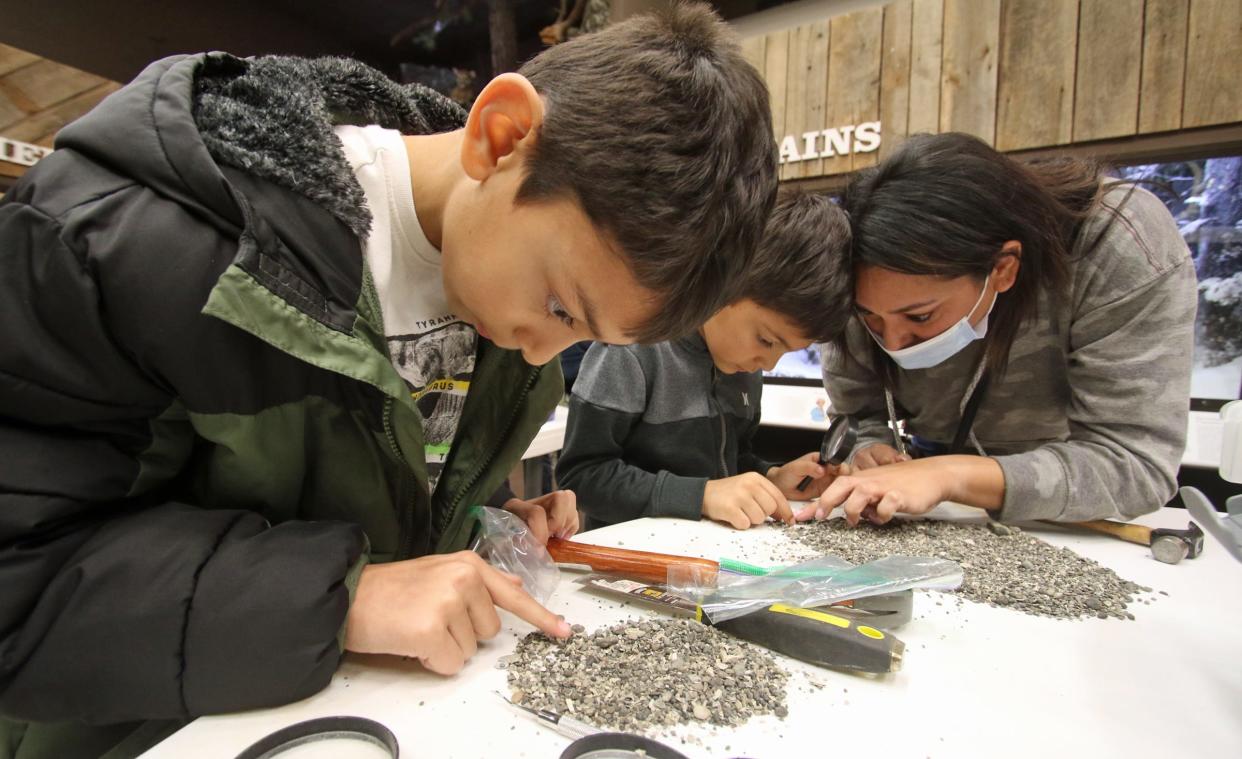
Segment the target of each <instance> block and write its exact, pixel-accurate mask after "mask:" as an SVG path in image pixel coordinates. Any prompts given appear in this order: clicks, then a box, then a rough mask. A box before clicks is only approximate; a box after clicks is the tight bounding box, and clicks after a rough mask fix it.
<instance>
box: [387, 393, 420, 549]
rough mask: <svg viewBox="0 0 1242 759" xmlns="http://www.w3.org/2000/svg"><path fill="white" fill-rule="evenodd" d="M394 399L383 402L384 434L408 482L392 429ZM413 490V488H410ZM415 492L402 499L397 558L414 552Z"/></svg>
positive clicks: (403, 459) (402, 479) (403, 462)
mask: <svg viewBox="0 0 1242 759" xmlns="http://www.w3.org/2000/svg"><path fill="white" fill-rule="evenodd" d="M395 404H396V401H395V400H394V399H392V398H388V399H387V401H386V402H385V403H384V434H385V435H386V436H387V437H388V445H389V446H390V447H391V448H392V452H393V455H395V456H396V457H397V463H398V464H400V465H401V467H402V470H401V481H402V482H403V483H408V482H409V481H410V477H409V474H410V471H409V470H410V466H409V464H407V463H406V462H405V456H403V455H401V446H400V445H398V444H397V436H396V434H395V433H394V432H393V430H392V409H393V406H394V405H395ZM412 490H413V489H412ZM416 499H417V494H416V493H415V494H413V495H412V496H411V497H410V499H409V502H408V504H407V503H406V502H405V501H402V504H401V505H402V506H403V507H407V508H403V509H402V511H401V534H400V535H399V536H398V540H397V550H398V554H397V556H396V557H395V558H396V559H397V560H401V559H407V558H409V557H410V555H411V554H412V553H413V552H414V545H413V543H414V512H415V510H416V509H415V500H416Z"/></svg>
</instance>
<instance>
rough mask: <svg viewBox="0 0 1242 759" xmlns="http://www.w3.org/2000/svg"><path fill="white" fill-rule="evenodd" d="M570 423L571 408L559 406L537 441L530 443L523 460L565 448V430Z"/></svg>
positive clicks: (540, 430)
mask: <svg viewBox="0 0 1242 759" xmlns="http://www.w3.org/2000/svg"><path fill="white" fill-rule="evenodd" d="M568 423H569V407H568V406H557V407H556V411H554V412H553V415H552V418H551V419H549V420H548V421H546V422H544V423H543V426H542V427H540V428H539V432H538V433H537V434H536V435H535V439H534V440H532V441H530V445H529V446H527V447H526V453H523V454H522V459H523V460H525V459H533V458H535V457H536V456H543V455H546V454H549V453H553V452H555V451H559V450H560V449H561V448H563V447H565V428H566V427H567V426H568Z"/></svg>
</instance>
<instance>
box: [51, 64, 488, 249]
mask: <svg viewBox="0 0 1242 759" xmlns="http://www.w3.org/2000/svg"><path fill="white" fill-rule="evenodd" d="M465 115H466V114H465V111H464V110H463V109H462V108H461V107H460V106H458V105H457V104H456V103H454V102H453V101H451V100H449V99H448V98H445V97H444V96H442V95H439V94H438V93H436V92H434V91H432V90H430V89H428V88H426V87H423V86H421V85H406V86H402V85H399V84H396V83H395V82H393V81H392V80H391V79H389V78H388V77H386V76H384V75H383V74H381V73H380V72H378V71H376V70H375V69H373V68H371V67H369V66H366V65H365V64H362V63H359V62H358V61H354V60H350V59H346V58H318V59H304V58H291V57H283V56H265V57H260V58H252V59H242V58H237V57H235V56H232V55H228V54H225V53H204V54H199V55H193V56H174V57H171V58H165V59H163V60H160V61H156V62H155V63H152V64H151V65H150V66H148V67H147V68H146V69H145V70H144V71H143V72H142V73H141V74H140V75H139V76H138V77H137V78H136V79H135V80H134V81H133V82H131V83H130V84H128V85H126V86H125V87H123V88H122V89H121V90H119V91H117V92H116V93H113V94H112V95H111V96H109V97H108V98H107V99H106V100H105V101H104V102H103V103H101V104H100V105H99V106H98V107H97V108H95V110H93V111H91V112H90V113H89V114H87V115H86V116H84V117H82V118H81V119H79V120H78V121H77V122H75V123H74V124H71V125H70V126H68V127H66V128H65V129H64V130H63V131H62V132H61V134H60V135H59V136H58V138H57V142H56V145H57V147H58V148H68V149H73V150H78V151H81V152H84V153H87V154H89V155H90V156H91V157H92V158H95V159H96V160H98V161H100V162H101V163H104V164H105V165H108V166H110V167H112V168H113V169H114V170H119V171H122V172H123V173H126V174H128V175H130V176H132V177H134V178H135V180H137V181H140V182H142V183H143V184H146V185H147V186H150V187H152V188H153V189H155V190H157V191H160V192H162V193H164V194H167V195H169V196H171V197H174V198H176V199H178V200H181V201H183V202H185V201H189V200H195V201H198V203H200V204H202V205H203V206H205V210H206V211H207V212H208V213H209V215H211V216H214V217H217V218H220V219H224V220H229V221H231V222H232V223H233V224H239V222H240V219H239V218H238V215H237V209H236V206H235V204H234V201H233V198H232V194H231V192H230V191H229V190H228V188H227V182H226V181H225V180H224V177H223V175H221V174H220V171H219V167H220V166H231V167H233V168H236V169H238V170H240V171H243V172H245V173H247V174H249V175H251V176H254V177H256V178H259V179H263V180H266V181H269V182H272V183H274V184H277V185H280V186H282V187H284V188H286V189H289V190H292V191H293V192H295V193H297V194H299V195H302V196H304V197H306V198H308V199H310V200H312V201H313V202H314V203H315V204H316V205H318V206H320V207H321V208H323V209H324V210H326V211H327V212H328V213H330V214H331V215H332V216H334V217H335V218H337V219H338V220H339V221H341V222H342V223H344V224H345V225H346V226H347V227H349V229H350V230H352V231H353V232H354V234H356V235H357V236H359V237H365V236H366V234H367V232H368V231H369V230H370V227H371V213H370V211H369V210H368V209H367V207H366V202H365V199H364V196H363V192H362V188H361V186H359V184H358V182H357V180H356V179H355V177H354V175H353V173H352V172H351V171H350V169H349V165H348V163H347V162H346V160H345V155H344V152H343V151H342V149H341V145H340V142H339V141H338V140H337V139H336V136H335V135H334V134H333V132H332V128H333V127H334V126H336V125H338V124H355V125H360V126H361V125H368V124H378V125H380V126H383V127H386V128H389V129H397V130H399V131H401V132H403V133H405V134H432V133H435V132H443V131H448V130H451V129H456V128H458V127H460V126H462V124H464V123H465ZM239 225H240V224H239Z"/></svg>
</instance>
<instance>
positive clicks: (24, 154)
mask: <svg viewBox="0 0 1242 759" xmlns="http://www.w3.org/2000/svg"><path fill="white" fill-rule="evenodd" d="M51 152H52V149H51V148H45V147H43V146H41V145H31V144H30V143H29V142H20V141H18V140H10V139H9V138H7V137H0V161H8V162H9V163H16V164H20V165H22V166H34V165H35V164H36V163H38V162H39V159H40V158H43V157H44V156H46V155H48V154H49V153H51Z"/></svg>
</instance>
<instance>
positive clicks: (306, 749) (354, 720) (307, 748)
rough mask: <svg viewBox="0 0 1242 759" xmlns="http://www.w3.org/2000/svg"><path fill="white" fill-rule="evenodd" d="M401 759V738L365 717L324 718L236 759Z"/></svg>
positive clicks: (290, 729) (269, 739)
mask: <svg viewBox="0 0 1242 759" xmlns="http://www.w3.org/2000/svg"><path fill="white" fill-rule="evenodd" d="M278 755H279V756H281V757H282V759H283V757H285V756H288V757H289V759H294V758H295V757H296V758H297V759H316V758H323V759H326V758H327V757H332V758H333V759H345V758H346V757H349V759H390V758H391V759H398V757H399V756H400V752H399V748H398V746H397V736H395V735H393V734H392V731H391V730H389V729H388V728H387V727H384V726H383V725H381V724H380V723H378V722H376V721H374V720H369V719H366V718H365V717H320V718H319V719H311V720H307V721H305V722H299V723H297V724H296V725H290V726H288V727H285V728H281V729H280V730H277V731H276V732H274V733H271V734H269V735H267V736H265V737H263V738H262V739H260V740H259V741H257V742H256V743H254V744H252V745H251V746H250V747H248V748H247V749H246V750H245V751H243V752H241V753H240V754H238V755H237V758H236V759H271V758H272V757H275V756H278Z"/></svg>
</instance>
